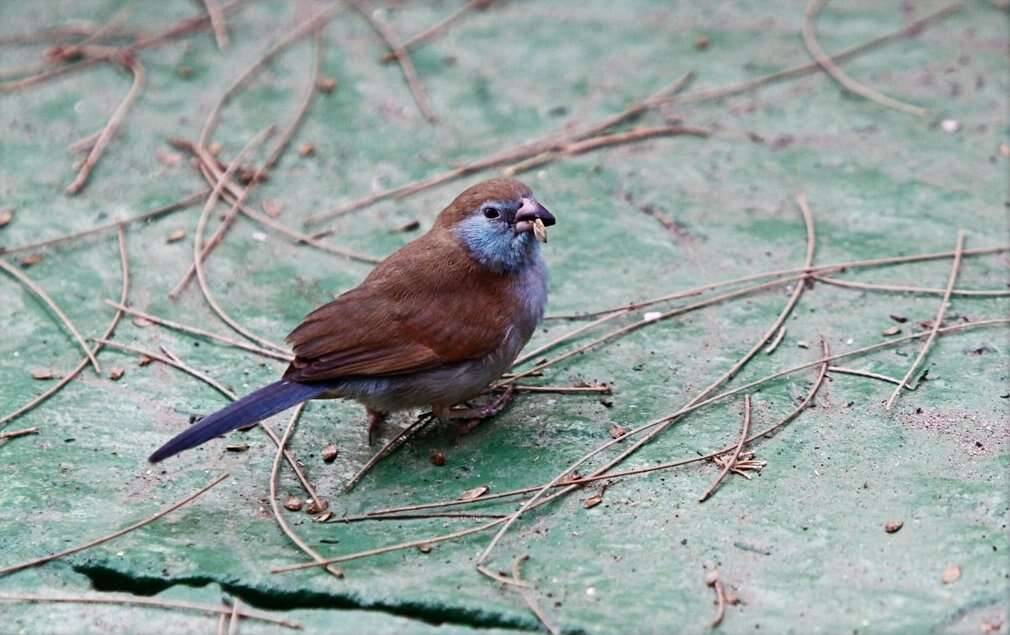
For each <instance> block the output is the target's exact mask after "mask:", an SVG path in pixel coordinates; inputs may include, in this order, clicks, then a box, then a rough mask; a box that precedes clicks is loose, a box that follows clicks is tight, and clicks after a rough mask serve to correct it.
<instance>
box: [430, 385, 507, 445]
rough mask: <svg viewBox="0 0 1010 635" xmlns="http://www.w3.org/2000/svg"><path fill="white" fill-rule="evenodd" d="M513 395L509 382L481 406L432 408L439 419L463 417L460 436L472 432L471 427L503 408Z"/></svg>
mask: <svg viewBox="0 0 1010 635" xmlns="http://www.w3.org/2000/svg"><path fill="white" fill-rule="evenodd" d="M514 396H515V387H514V386H513V385H512V384H509V386H508V387H507V388H506V389H505V392H503V393H502V394H500V395H498V396H497V397H495V398H494V399H492V400H491V401H490V402H488V403H486V404H484V405H483V406H477V407H473V408H442V409H434V410H433V412H434V413H435V415H436V416H437V417H439V418H440V419H463V420H464V421H463V423H462V424H460V426H459V434H460V436H462V435H465V434H469V433H471V432H473V429H474V428H476V427H477V426H478V425H479V424H480V422H481V421H483V420H484V419H490V418H491V417H493V416H495V415H497V414H498V413H500V412H501V411H502V410H504V409H505V407H506V406H507V405H509V403H510V402H511V401H512V398H513V397H514Z"/></svg>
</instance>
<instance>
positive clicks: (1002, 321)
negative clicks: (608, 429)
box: [271, 318, 1010, 573]
mask: <svg viewBox="0 0 1010 635" xmlns="http://www.w3.org/2000/svg"><path fill="white" fill-rule="evenodd" d="M1006 324H1010V318H994V319H988V320H979V321H977V322H968V323H963V324H955V325H953V326H948V327H944V328H942V329H940V331H939V332H940V333H951V332H955V331H962V330H966V329H972V328H978V327H984V326H995V325H1006ZM927 335H928V332H927V331H922V332H919V333H913V334H911V335H908V336H904V337H900V338H895V339H890V340H887V341H884V342H880V343H877V344H873V345H870V346H865V347H863V348H859V349H855V350H851V351H846V352H844V353H837V354H833V355H828V356H826V357H822V358H821V359H817V360H814V361H812V362H807V363H804V364H799V365H797V366H793V367H791V368H787V369H785V370H781V371H777V372H775V373H772V374H771V375H767V376H765V377H762V378H761V379H757V380H755V381H752V382H749V383H747V384H744V385H742V386H739V387H737V388H733V389H730V390H727V391H725V392H723V393H720V394H718V395H715V396H714V397H709V398H708V399H705V400H704V401H701V402H698V403H696V404H695V405H693V406H690V407H685V408H682V409H680V410H678V411H677V412H674V413H673V414H670V415H666V416H664V417H662V418H660V419H657V420H655V421H651V422H649V423H647V424H644V425H642V426H639V427H638V428H635V429H634V430H630V431H629V432H628V433H627V434H625V435H623V436H621V437H619V438H617V439H615V440H613V442H611V443H610V444H608V447H609V445H612V444H613V443H619V442H621V441H623V440H624V439H627V438H629V437H631V436H634V435H636V434H640V433H642V432H644V431H646V430H651V429H653V428H655V427H656V426H659V425H662V424H664V423H666V422H668V421H670V420H672V419H675V418H678V417H681V416H683V415H685V414H688V413H690V412H693V411H695V410H698V409H700V408H703V407H705V406H708V405H709V404H712V403H715V402H717V401H721V400H724V399H727V398H729V397H731V396H733V395H736V394H740V393H743V392H746V391H748V390H752V389H754V388H756V387H758V386H760V385H762V384H765V383H768V382H770V381H774V380H776V379H779V378H780V377H784V376H786V375H790V374H792V373H795V372H798V371H800V370H805V369H807V368H812V367H814V366H823V365H825V364H827V363H828V362H831V361H834V360H836V359H843V358H847V357H854V356H857V355H864V354H866V353H870V352H873V351H877V350H881V349H885V348H893V347H894V346H896V345H898V344H900V343H902V342H905V341H908V340H912V339H918V338H921V337H925V336H927ZM798 412H799V410H798V411H797V413H798ZM782 425H784V423H783V424H782ZM771 432H772V430H766V431H764V432H762V433H760V435H755V436H765V435H767V434H770V433H771ZM597 450H598V449H597ZM731 450H732V448H727V449H726V450H725V451H721V452H718V453H716V454H723V453H725V452H729V451H731ZM595 454H598V451H594V455H595ZM713 456H714V455H713ZM702 458H703V457H697V458H693V459H690V460H689V461H690V462H696V461H699V460H702ZM705 458H710V457H705ZM587 460H588V459H587ZM647 470H648V471H654V470H650V468H646V469H645V470H640V471H637V472H636V473H642V472H645V471H647ZM633 472H635V471H633ZM602 478H610V477H609V476H608V475H603V476H599V477H597V478H594V479H593V480H600V479H602ZM588 480H589V479H581V481H588ZM545 487H561V488H565V490H563V491H562V492H560V493H558V494H556V495H554V496H552V497H549V498H546V499H543V500H541V501H539V503H538V504H537V506H538V507H539V506H540V505H542V504H546V503H547V502H549V501H551V500H554V498H556V497H558V496H562V495H564V494H565V493H567V491H569V490H568V488H569V483H568V481H564V482H556V483H548V484H547V485H546V486H537V487H534V488H530V490H527V491H540V490H542V489H544V488H545ZM512 494H514V493H505V494H501V495H498V496H497V497H501V496H506V495H512ZM494 498H496V496H482V497H481V498H479V499H476V500H474V501H454V502H449V503H438V504H437V505H438V506H441V507H444V506H448V505H450V504H472V503H477V502H485V501H487V500H491V499H494ZM429 505H430V504H429ZM418 507H419V506H414V507H412V508H414V509H416V508H418ZM394 509H406V508H394ZM383 511H386V510H383ZM511 516H512V515H510V516H509V517H508V518H511ZM506 520H507V518H504V519H498V520H493V521H491V522H488V523H485V524H483V525H480V526H478V527H472V528H469V529H465V530H461V531H456V532H452V533H449V534H443V535H440V536H432V537H428V538H424V539H420V540H412V541H409V542H403V543H399V544H396V545H388V546H385V547H378V548H375V549H369V550H366V551H361V552H357V553H352V554H347V555H345V556H340V557H338V558H331V559H329V560H327V561H326V564H331V563H337V562H347V561H350V560H356V559H359V558H367V557H370V556H373V555H379V554H383V553H390V552H393V551H399V550H403V549H409V548H412V547H417V546H419V545H423V544H435V543H439V542H447V541H450V540H455V539H457V538H462V537H465V536H470V535H473V534H477V533H481V532H484V531H487V530H489V529H493V528H494V527H498V526H500V525H502V524H503V523H504V522H505V521H506ZM320 564H321V563H315V562H306V563H301V564H295V565H289V566H286V567H277V568H274V569H271V573H287V572H290V571H298V570H301V569H310V568H312V567H317V566H320Z"/></svg>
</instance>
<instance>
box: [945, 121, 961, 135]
mask: <svg viewBox="0 0 1010 635" xmlns="http://www.w3.org/2000/svg"><path fill="white" fill-rule="evenodd" d="M940 128H941V129H942V130H943V131H944V132H957V131H958V130H960V129H961V122H960V121H958V120H957V119H944V120H943V121H941V122H940Z"/></svg>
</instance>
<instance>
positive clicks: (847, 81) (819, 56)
mask: <svg viewBox="0 0 1010 635" xmlns="http://www.w3.org/2000/svg"><path fill="white" fill-rule="evenodd" d="M826 2H827V0H810V3H809V4H808V5H807V9H806V11H804V13H803V43H804V44H805V45H806V47H807V51H809V52H810V57H812V58H814V60H815V61H816V62H817V64H818V65H819V66H820V67H821V68H823V69H824V72H826V73H827V74H828V75H830V76H831V77H832V78H833V79H834V80H835V81H836V82H838V83H839V84H841V85H842V86H843V87H845V88H846V89H847V90H848V91H850V92H852V93H855V94H857V95H860V96H861V97H865V98H866V99H869V100H870V101H872V102H876V103H878V104H880V105H881V106H883V107H885V108H891V109H893V110H898V111H900V112H904V113H908V114H910V115H915V116H917V117H925V116H926V113H927V112H928V111H927V110H926V109H925V108H920V107H918V106H912V105H910V104H906V103H905V102H903V101H898V100H897V99H892V98H891V97H888V96H887V95H884V94H882V93H880V92H878V91H876V90H874V89H873V88H870V87H869V86H866V85H865V84H861V83H859V82H857V81H856V80H854V79H852V78H851V77H849V75H848V74H847V73H846V72H845V71H843V70H842V69H841V68H839V66H838V65H837V64H835V63H834V61H832V59H831V57H829V56H828V54H827V53H825V52H824V49H823V48H821V44H820V42H818V41H817V29H816V27H815V26H814V22H815V21H816V20H817V14H818V13H820V12H821V9H822V8H824V4H825V3H826Z"/></svg>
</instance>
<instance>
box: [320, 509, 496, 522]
mask: <svg viewBox="0 0 1010 635" xmlns="http://www.w3.org/2000/svg"><path fill="white" fill-rule="evenodd" d="M435 518H453V519H457V520H460V519H462V520H482V519H486V518H505V514H454V513H451V512H443V513H436V514H378V513H374V514H373V513H369V514H364V515H361V516H341V517H340V518H330V519H327V520H325V521H323V522H325V523H332V524H337V525H346V524H350V523H360V522H365V521H369V520H433V519H435Z"/></svg>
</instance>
